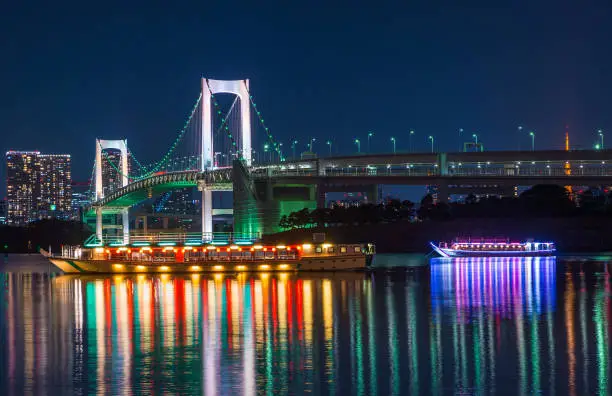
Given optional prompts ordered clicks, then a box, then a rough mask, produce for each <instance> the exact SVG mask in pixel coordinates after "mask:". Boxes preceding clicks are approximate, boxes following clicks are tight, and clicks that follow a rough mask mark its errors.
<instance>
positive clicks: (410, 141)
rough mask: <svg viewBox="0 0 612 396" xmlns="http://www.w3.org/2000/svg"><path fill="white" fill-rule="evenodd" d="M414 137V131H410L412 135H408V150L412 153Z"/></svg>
mask: <svg viewBox="0 0 612 396" xmlns="http://www.w3.org/2000/svg"><path fill="white" fill-rule="evenodd" d="M412 135H414V131H412V130H411V131H410V133H409V134H408V149H409V150H410V152H411V153H412Z"/></svg>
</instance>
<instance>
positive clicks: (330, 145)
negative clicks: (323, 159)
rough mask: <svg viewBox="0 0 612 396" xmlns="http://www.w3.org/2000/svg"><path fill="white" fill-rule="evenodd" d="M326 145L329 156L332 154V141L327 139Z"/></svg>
mask: <svg viewBox="0 0 612 396" xmlns="http://www.w3.org/2000/svg"><path fill="white" fill-rule="evenodd" d="M327 145H328V146H329V156H330V157H331V156H332V142H331V140H328V141H327Z"/></svg>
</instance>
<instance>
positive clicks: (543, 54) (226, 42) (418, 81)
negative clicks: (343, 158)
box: [0, 1, 612, 190]
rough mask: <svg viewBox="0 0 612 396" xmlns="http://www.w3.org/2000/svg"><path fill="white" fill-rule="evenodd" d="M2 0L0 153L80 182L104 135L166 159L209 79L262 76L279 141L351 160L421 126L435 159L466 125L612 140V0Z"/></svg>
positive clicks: (556, 138)
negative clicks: (62, 171) (14, 152)
mask: <svg viewBox="0 0 612 396" xmlns="http://www.w3.org/2000/svg"><path fill="white" fill-rule="evenodd" d="M5 3H7V4H4V5H3V6H2V9H1V10H0V40H1V41H0V42H1V49H2V56H1V58H0V59H1V61H0V91H1V94H0V131H1V134H2V139H1V142H0V149H2V150H4V151H5V150H7V149H38V150H41V151H45V152H56V153H60V152H61V153H63V152H68V153H71V154H73V156H74V172H73V173H74V178H75V179H77V180H86V179H87V178H88V176H89V173H90V171H91V164H92V161H93V155H94V139H95V137H97V136H100V137H105V138H122V137H126V138H127V139H128V142H129V145H130V146H131V148H132V150H133V151H134V153H135V154H136V155H137V156H138V157H139V158H140V157H142V158H144V160H150V161H152V160H156V159H158V157H159V156H160V155H161V154H162V152H163V151H164V150H165V149H166V147H167V146H168V145H169V144H170V143H171V141H172V140H173V139H174V136H176V133H177V131H178V129H179V128H180V127H181V126H182V124H183V121H184V119H185V117H186V113H187V112H188V111H189V109H190V108H191V106H192V105H193V102H194V100H195V98H196V97H197V95H198V92H199V77H200V76H201V75H205V76H208V77H211V78H218V79H239V78H250V79H251V92H252V93H253V95H254V97H255V99H256V101H257V104H258V107H259V108H260V109H261V111H262V112H263V113H264V115H265V117H266V122H267V124H268V125H269V127H270V129H271V130H272V132H273V134H274V135H275V136H278V138H279V139H280V140H284V141H289V139H291V138H292V137H294V136H298V137H299V136H309V135H313V136H316V137H318V138H319V139H320V140H324V139H328V138H329V137H331V136H333V137H334V138H335V140H336V147H340V146H341V145H342V143H344V144H345V146H346V147H347V149H346V151H347V152H349V151H352V150H353V148H354V147H352V146H351V140H352V139H353V138H354V137H361V138H365V134H366V132H367V131H368V130H373V131H375V133H376V134H377V136H378V139H376V140H375V142H374V144H375V145H378V147H376V146H374V147H373V148H376V149H378V150H383V149H386V150H390V149H391V146H390V143H389V137H390V136H392V135H394V136H396V137H397V140H398V150H401V149H407V145H408V143H407V137H406V134H407V132H408V131H409V130H410V129H414V130H415V131H416V135H415V138H414V145H415V147H417V148H420V149H421V150H423V151H424V150H427V149H428V146H427V142H426V137H427V136H428V135H430V134H431V135H435V136H436V141H437V142H439V148H440V149H441V150H447V151H451V150H456V149H457V148H458V147H459V145H460V141H459V138H458V132H457V131H458V129H459V128H464V129H465V130H466V131H467V132H469V133H470V134H471V133H472V132H477V133H478V134H479V136H480V139H481V140H482V141H483V142H484V144H485V147H486V148H487V149H502V148H508V149H515V148H516V147H517V145H518V144H519V141H520V144H521V145H522V146H523V148H527V147H528V146H529V145H530V140H529V137H528V136H527V134H526V133H525V136H521V137H520V139H519V138H518V137H517V133H516V127H517V126H518V125H523V126H524V127H525V128H526V129H534V130H535V131H536V134H537V138H536V139H537V140H536V146H537V147H538V148H561V147H562V144H563V130H564V126H565V125H566V124H567V125H569V127H570V134H571V140H572V145H573V146H574V147H576V148H579V147H590V146H592V144H593V142H594V141H595V140H596V132H595V130H596V129H598V128H603V129H604V130H606V131H607V130H610V131H612V112H611V111H610V108H611V107H610V105H611V103H612V101H611V96H612V72H611V71H612V54H611V48H612V45H611V44H610V39H612V12H611V10H612V6H611V5H610V2H609V1H607V2H606V1H602V2H599V3H595V2H590V1H582V2H577V1H571V2H570V1H550V2H537V3H538V4H537V5H536V4H532V3H534V2H498V1H494V2H491V1H486V2H484V1H483V2H470V1H468V2H461V3H462V4H463V5H462V6H459V5H452V4H453V3H458V2H447V3H449V5H446V6H438V7H435V6H417V5H406V4H407V3H409V2H402V3H405V5H399V3H400V2H397V3H396V2H393V3H394V4H395V5H388V4H390V3H391V2H375V3H371V2H333V3H335V4H336V5H330V3H332V2H299V3H302V6H297V5H295V4H297V3H298V2H274V3H275V4H274V5H269V4H263V3H262V2H244V3H245V4H248V5H245V4H241V2H222V3H224V4H225V5H224V6H220V7H213V6H210V5H209V4H208V3H212V2H202V1H199V2H194V3H192V4H185V3H183V4H184V5H176V4H174V3H177V2H172V3H170V2H142V3H138V2H136V1H130V2H118V3H116V4H114V5H106V4H104V3H99V4H96V5H95V6H94V5H93V3H91V2H74V3H71V4H69V3H65V2H60V3H55V2H42V1H40V2H38V3H39V4H36V2H34V3H27V2H19V1H11V2H5ZM26 3H27V4H26ZM62 3H63V4H62ZM153 3H155V4H153ZM205 3H207V5H206V6H203V4H205ZM283 3H284V4H289V3H291V4H294V5H285V6H283V5H281V4H283ZM411 3H414V2H411ZM422 3H425V2H422ZM428 3H429V2H428ZM501 3H505V5H501ZM519 3H522V4H521V5H519ZM162 4H166V5H162ZM317 4H318V5H317ZM340 4H343V5H340ZM606 136H610V138H609V139H612V133H611V134H609V135H606ZM151 137H153V139H151ZM304 140H305V139H304ZM610 142H611V143H612V140H610ZM387 146H388V147H387ZM319 150H320V151H322V145H321V147H319ZM3 162H4V161H3ZM2 173H4V164H3V165H2ZM2 176H3V178H4V175H2ZM2 190H4V186H3V187H2Z"/></svg>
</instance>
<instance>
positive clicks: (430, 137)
mask: <svg viewBox="0 0 612 396" xmlns="http://www.w3.org/2000/svg"><path fill="white" fill-rule="evenodd" d="M427 139H429V140H431V152H432V153H433V152H434V137H433V136H431V135H429V137H428V138H427Z"/></svg>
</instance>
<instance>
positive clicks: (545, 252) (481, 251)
mask: <svg viewBox="0 0 612 396" xmlns="http://www.w3.org/2000/svg"><path fill="white" fill-rule="evenodd" d="M429 244H430V245H431V247H432V248H433V250H434V251H435V252H436V253H438V254H439V255H440V256H442V257H530V256H554V255H555V254H556V248H555V244H554V243H552V242H537V241H534V240H527V241H526V242H510V241H509V240H499V239H476V240H475V239H468V240H455V241H454V242H439V243H438V244H436V243H434V242H430V243H429Z"/></svg>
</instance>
